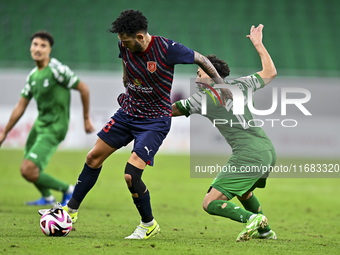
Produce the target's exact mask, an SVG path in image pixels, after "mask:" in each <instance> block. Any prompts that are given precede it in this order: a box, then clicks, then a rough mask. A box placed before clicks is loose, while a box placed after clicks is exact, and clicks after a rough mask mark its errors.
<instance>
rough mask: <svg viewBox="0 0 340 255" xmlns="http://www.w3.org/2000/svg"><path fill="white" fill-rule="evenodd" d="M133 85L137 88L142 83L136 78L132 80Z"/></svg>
mask: <svg viewBox="0 0 340 255" xmlns="http://www.w3.org/2000/svg"><path fill="white" fill-rule="evenodd" d="M133 84H135V85H136V86H139V85H141V84H142V82H141V81H140V80H138V79H137V78H135V79H133Z"/></svg>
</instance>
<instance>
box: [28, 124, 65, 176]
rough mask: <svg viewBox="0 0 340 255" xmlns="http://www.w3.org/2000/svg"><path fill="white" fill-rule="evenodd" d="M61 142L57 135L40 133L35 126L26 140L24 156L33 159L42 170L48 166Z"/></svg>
mask: <svg viewBox="0 0 340 255" xmlns="http://www.w3.org/2000/svg"><path fill="white" fill-rule="evenodd" d="M60 142H61V141H60V140H59V139H57V138H56V137H55V135H51V134H48V133H47V134H44V133H40V134H39V133H38V132H37V131H36V129H35V128H34V126H33V127H32V129H31V131H30V133H29V135H28V138H27V141H26V145H25V151H24V158H25V159H28V160H30V161H32V162H33V163H34V164H36V165H37V166H38V167H39V169H40V171H42V170H44V169H45V168H46V166H47V164H48V162H49V161H50V159H51V157H52V155H53V153H54V152H55V151H56V150H57V148H58V146H59V144H60Z"/></svg>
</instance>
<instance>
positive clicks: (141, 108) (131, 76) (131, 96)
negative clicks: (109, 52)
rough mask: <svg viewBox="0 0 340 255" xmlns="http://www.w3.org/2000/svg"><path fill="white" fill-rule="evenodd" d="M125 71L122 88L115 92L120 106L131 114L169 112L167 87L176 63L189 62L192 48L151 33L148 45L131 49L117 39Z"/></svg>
mask: <svg viewBox="0 0 340 255" xmlns="http://www.w3.org/2000/svg"><path fill="white" fill-rule="evenodd" d="M118 46H119V50H120V54H119V57H120V58H122V60H123V63H124V65H125V69H126V73H127V87H126V92H125V93H123V94H121V95H119V97H118V103H119V105H120V106H121V108H122V110H123V111H124V112H125V113H126V114H128V115H130V116H134V117H140V118H160V117H170V116H171V99H170V93H171V87H172V82H173V76H174V66H175V65H176V64H193V63H194V51H193V50H191V49H189V48H187V47H185V46H184V45H182V44H180V43H178V42H175V41H173V40H170V39H167V38H164V37H161V36H152V39H151V42H150V44H149V46H148V48H147V49H146V50H145V51H144V52H142V53H133V52H131V51H130V50H129V49H127V48H126V47H123V46H122V43H121V41H119V43H118Z"/></svg>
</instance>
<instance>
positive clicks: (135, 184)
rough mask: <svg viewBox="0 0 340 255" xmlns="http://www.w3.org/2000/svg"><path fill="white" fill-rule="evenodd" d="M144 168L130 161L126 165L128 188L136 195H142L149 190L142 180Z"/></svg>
mask: <svg viewBox="0 0 340 255" xmlns="http://www.w3.org/2000/svg"><path fill="white" fill-rule="evenodd" d="M142 174H143V170H142V169H139V168H137V167H135V166H133V165H131V164H130V163H127V164H126V167H125V181H126V183H127V185H128V188H129V190H130V192H131V194H133V196H134V197H142V196H144V195H145V194H146V193H145V192H146V191H147V189H146V186H145V184H144V182H143V181H142Z"/></svg>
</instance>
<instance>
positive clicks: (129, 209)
mask: <svg viewBox="0 0 340 255" xmlns="http://www.w3.org/2000/svg"><path fill="white" fill-rule="evenodd" d="M86 153H87V152H86V151H80V152H69V151H58V152H57V153H56V154H55V155H54V156H53V158H52V160H51V162H50V164H49V166H48V167H47V169H46V171H47V172H49V173H51V174H53V175H55V176H58V177H60V178H62V179H63V180H65V181H67V182H69V183H75V182H76V179H77V177H78V175H79V173H80V171H81V169H82V165H83V163H84V160H85V157H86ZM128 157H129V155H128V154H124V153H123V154H116V155H112V156H111V157H110V158H109V159H108V160H107V161H106V162H105V164H104V167H103V170H102V173H101V174H100V177H99V180H98V181H97V184H96V186H95V187H94V188H93V189H92V190H91V192H90V193H89V194H88V196H87V197H86V199H85V200H84V202H83V203H82V205H81V207H80V212H79V221H78V222H77V223H76V224H75V225H74V231H72V232H71V233H70V235H69V236H67V237H61V238H60V237H59V238H52V237H46V236H44V234H43V233H42V231H41V230H40V228H39V219H40V217H39V215H38V213H37V209H40V208H39V207H27V206H25V205H24V202H25V201H29V200H33V199H37V198H39V197H40V195H39V193H38V192H37V191H36V190H35V188H34V186H33V185H32V184H30V183H28V182H26V181H25V180H24V179H23V178H22V177H21V176H20V172H19V168H20V164H21V161H22V151H17V150H4V149H0V217H1V223H0V254H66V253H67V254H72V255H74V254H339V247H340V241H339V238H340V230H339V228H338V227H339V218H340V212H339V209H340V200H339V198H338V197H337V196H338V194H339V187H340V179H339V178H332V179H331V178H327V179H326V178H324V179H315V178H310V179H301V178H271V179H269V180H268V182H267V187H266V188H265V189H259V190H256V191H255V193H256V195H257V197H258V198H259V200H260V201H261V203H262V207H263V210H264V213H265V214H266V216H267V217H268V219H269V224H270V226H271V227H272V228H273V229H274V230H275V231H276V233H277V236H278V240H250V241H248V242H244V243H236V242H235V239H236V237H237V235H238V233H239V232H240V231H241V230H242V228H243V226H242V225H241V224H240V223H238V222H233V221H231V220H229V219H225V218H221V217H217V216H210V215H208V214H207V213H205V212H204V211H203V209H202V205H201V204H202V200H203V197H204V195H205V193H206V191H207V189H208V187H209V185H210V183H211V181H212V179H205V178H200V179H194V178H189V176H190V173H189V156H183V155H182V156H181V155H162V154H160V155H158V156H157V157H156V160H155V167H148V168H147V169H146V171H145V173H144V177H143V180H144V182H145V183H146V185H147V186H148V188H149V190H150V192H151V203H152V206H153V213H154V216H155V218H156V219H157V221H158V222H159V224H160V227H161V233H160V234H159V235H157V236H156V237H154V238H151V239H148V240H124V237H125V236H127V235H130V234H131V233H132V232H133V231H134V229H135V227H136V226H137V225H138V224H139V215H138V213H137V210H136V209H135V207H134V205H133V203H132V199H131V196H130V195H129V192H128V189H127V188H126V184H125V181H124V167H125V164H126V161H127V159H128ZM314 161H316V160H315V159H314ZM291 162H293V163H294V164H299V163H300V162H302V160H298V159H280V158H279V160H278V164H280V163H283V164H288V163H291ZM303 162H306V160H303ZM324 162H325V163H329V162H334V163H336V161H335V160H334V161H330V160H324ZM310 163H312V160H310ZM317 163H322V162H320V160H319V161H318V162H317ZM337 163H339V162H337ZM54 194H55V197H56V199H57V200H60V199H61V194H60V193H58V192H55V193H54ZM232 201H233V202H235V203H237V204H239V203H238V201H237V200H236V199H233V200H232Z"/></svg>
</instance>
